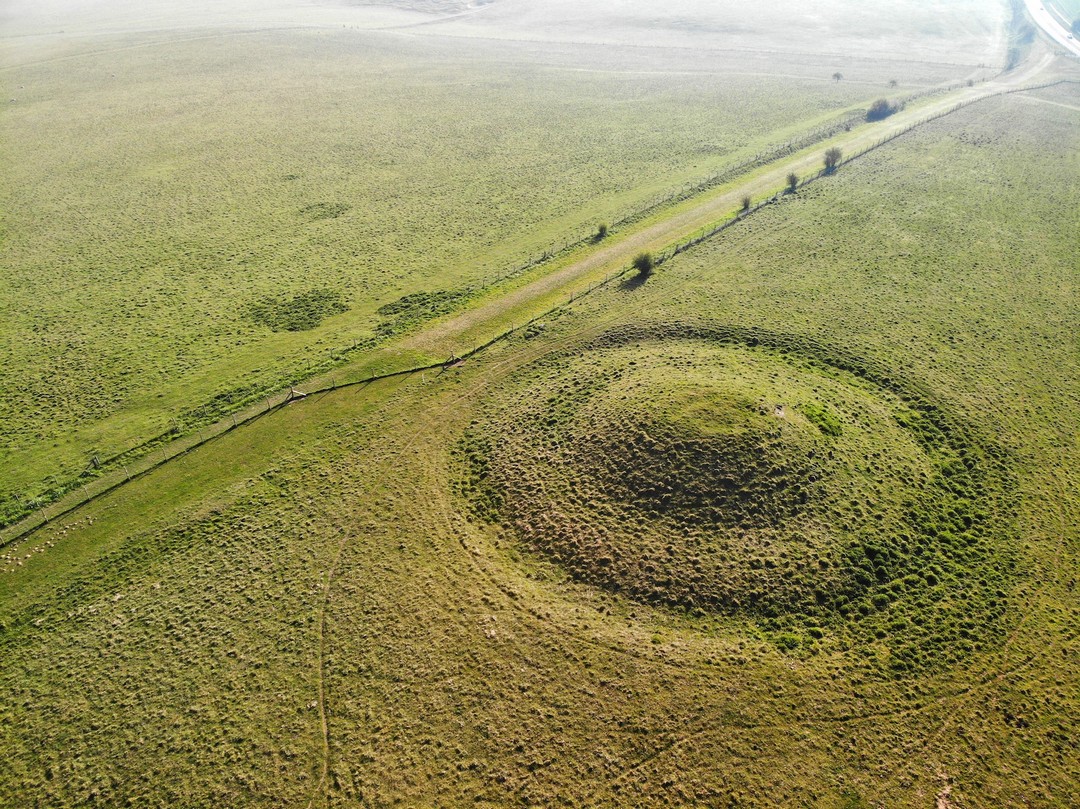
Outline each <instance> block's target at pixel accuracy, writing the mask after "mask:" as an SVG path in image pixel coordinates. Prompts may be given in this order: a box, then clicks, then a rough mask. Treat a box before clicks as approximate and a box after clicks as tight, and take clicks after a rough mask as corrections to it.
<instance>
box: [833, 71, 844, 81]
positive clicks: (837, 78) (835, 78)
mask: <svg viewBox="0 0 1080 809" xmlns="http://www.w3.org/2000/svg"><path fill="white" fill-rule="evenodd" d="M832 78H833V81H840V79H842V78H844V74H843V73H840V72H839V71H837V72H836V73H833V74H832Z"/></svg>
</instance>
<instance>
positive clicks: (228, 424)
mask: <svg viewBox="0 0 1080 809" xmlns="http://www.w3.org/2000/svg"><path fill="white" fill-rule="evenodd" d="M1077 83H1080V82H1078V81H1077V80H1075V79H1056V80H1053V81H1048V82H1042V83H1038V84H1031V85H1023V86H1021V87H1015V88H1005V89H1001V90H996V91H992V92H988V93H985V94H983V95H979V96H975V97H973V98H970V99H967V100H963V101H958V102H957V103H956V104H954V105H952V106H950V107H947V108H945V109H943V110H940V111H938V112H936V113H932V114H930V115H927V116H925V117H923V118H919V119H917V120H915V121H913V122H912V123H910V124H908V125H906V126H905V127H903V128H901V129H899V130H897V131H895V132H892V133H889V134H888V135H885V136H883V137H881V138H880V139H879V140H877V141H875V142H873V143H871V144H870V145H869V146H866V147H864V148H862V149H861V150H859V151H857V152H855V153H853V154H851V155H848V156H846V157H844V158H843V159H842V160H841V161H840V162H839V163H837V166H836V168H835V169H833V170H832V171H828V170H826V169H820V170H819V171H817V172H816V173H815V174H812V175H810V176H809V177H806V178H805V179H802V180H800V181H799V182H798V183H797V185H796V186H795V189H794V190H797V189H799V188H803V187H805V186H807V185H809V184H811V183H813V182H816V181H817V180H820V179H821V178H822V177H825V176H829V175H831V174H833V173H835V171H836V170H837V169H839V168H840V167H841V166H845V165H848V164H849V163H851V162H853V161H854V160H857V159H858V158H860V157H863V156H865V155H867V154H869V153H870V152H872V151H874V150H876V149H878V148H880V147H882V146H884V145H886V144H888V143H891V142H892V141H894V140H896V139H897V138H899V137H901V136H903V135H906V134H907V133H909V132H911V131H912V130H914V129H916V128H918V127H920V126H924V125H925V124H928V123H931V122H933V121H936V120H938V119H940V118H943V117H945V116H947V115H951V114H952V113H955V112H958V111H959V110H961V109H964V108H966V107H968V106H971V105H972V104H976V103H979V102H981V101H986V100H987V99H991V98H998V97H1001V96H1006V95H1011V94H1016V93H1023V92H1030V91H1032V90H1040V89H1044V88H1047V87H1054V86H1057V85H1061V84H1077ZM810 145H813V144H810ZM803 148H808V147H803ZM793 192H794V191H793V190H792V191H789V190H787V189H785V190H781V191H777V192H776V193H774V194H773V195H772V196H770V197H766V198H765V199H763V200H761V201H760V202H758V203H757V204H756V205H753V206H751V207H750V208H748V209H746V210H744V211H740V212H738V213H736V214H735V215H734V216H732V217H729V218H727V219H725V220H723V221H722V222H720V223H719V224H717V225H715V226H710V227H706V228H702V229H701V231H700V232H698V233H696V235H692V236H691V237H690V238H689V239H687V240H685V241H684V240H683V239H678V240H676V241H675V242H674V243H673V244H671V245H669V246H668V247H666V248H664V249H663V250H662V251H661V252H660V253H659V254H657V255H656V256H655V259H654V261H655V264H656V265H657V266H659V265H661V264H663V263H664V262H666V261H667V260H669V259H671V258H673V257H674V256H676V255H679V254H680V253H683V252H686V251H687V250H689V249H691V248H692V247H695V246H696V245H699V244H701V243H702V242H704V241H706V240H708V239H711V238H713V237H714V236H717V235H719V234H720V233H722V232H724V231H725V230H727V229H728V228H731V227H733V226H734V225H737V224H738V223H740V222H742V221H743V220H744V219H746V218H747V217H749V216H751V215H752V214H754V213H755V212H757V211H759V210H760V209H762V208H763V207H765V206H767V205H772V204H774V203H778V202H780V201H781V200H782V199H784V198H785V197H786V196H788V195H789V194H790V193H793ZM691 195H692V194H691ZM672 201H675V200H674V199H673V200H672ZM575 244H578V243H575ZM564 249H569V248H568V247H567V248H564ZM636 272H637V270H636V269H635V268H634V267H633V266H632V265H628V266H626V267H624V268H622V269H621V270H618V271H616V272H613V273H611V274H610V275H608V276H606V277H605V278H604V279H603V280H601V281H597V282H596V283H594V284H592V285H591V286H589V287H588V288H587V289H585V290H583V291H581V292H577V293H572V294H571V295H570V296H569V297H568V298H567V300H566V301H564V302H560V303H557V304H555V305H553V306H551V307H549V308H548V309H546V310H544V311H542V312H540V313H539V314H536V315H533V316H532V317H531V318H530V319H528V320H525V321H523V322H522V323H520V324H517V323H511V325H510V327H509V328H508V329H505V330H503V331H502V332H500V333H497V334H495V335H494V336H493V337H492V338H491V339H490V340H487V341H486V342H483V343H480V344H478V345H475V346H474V347H472V348H471V349H469V350H468V351H465V352H463V353H462V354H460V355H457V354H454V353H452V354H451V355H450V356H449V357H448V358H447V359H446V360H443V361H440V362H432V363H428V364H424V365H413V366H409V367H406V368H400V369H396V370H391V371H387V372H384V373H378V374H376V373H374V372H373V371H371V372H369V374H368V376H366V377H361V378H358V379H351V380H345V381H343V382H338V381H337V380H336V379H333V380H332V381H331V383H330V384H329V385H322V386H321V387H317V388H313V389H309V390H306V391H299V390H297V388H296V387H295V386H290V387H289V388H288V390H281V391H278V392H277V393H271V394H270V395H268V396H266V397H265V398H263V397H261V396H260V402H259V403H258V404H257V405H255V406H253V407H249V408H248V409H247V410H246V411H240V412H236V413H233V414H231V416H229V417H228V418H224V419H221V420H219V421H218V422H216V423H214V424H211V425H207V426H205V427H199V428H197V429H196V430H195V431H194V432H193V433H188V434H187V435H185V436H182V437H180V438H178V439H176V440H174V441H161V439H162V438H163V436H159V437H158V438H156V439H151V440H150V441H148V442H145V443H144V444H142V445H140V446H146V445H148V444H150V445H155V444H156V446H151V449H150V451H149V452H147V453H146V454H145V455H142V456H141V457H140V458H138V459H135V460H133V461H132V466H133V467H135V469H134V471H131V470H129V469H128V467H127V465H126V464H124V463H121V464H120V469H115V467H114V469H113V472H114V473H115V474H114V475H112V476H110V477H111V478H112V479H109V478H107V477H106V476H105V475H102V476H100V477H97V478H94V479H93V480H90V481H86V482H83V483H82V484H81V485H77V486H76V487H75V488H73V489H69V494H70V495H71V496H70V497H63V496H62V497H61V498H60V499H58V500H55V501H53V502H50V503H47V504H46V503H38V504H35V506H34V507H32V508H31V509H30V512H29V514H28V515H27V516H24V517H23V518H22V519H20V520H18V521H16V522H13V523H12V524H10V525H9V526H7V527H6V528H4V529H2V530H0V548H2V547H6V546H8V545H11V544H12V543H15V542H18V541H20V540H23V539H25V538H27V537H29V536H30V535H31V534H33V533H34V532H35V531H37V530H38V529H40V528H41V527H43V526H45V525H47V524H48V523H50V522H52V521H53V520H58V519H62V518H64V517H67V516H68V515H70V514H72V513H73V512H75V511H76V510H78V509H79V508H81V507H82V506H84V505H87V504H89V503H91V502H93V501H95V500H97V499H99V498H101V497H103V496H105V495H107V494H110V493H112V492H114V491H116V490H117V489H119V488H120V487H122V486H123V485H124V484H126V483H128V482H129V481H131V480H135V479H138V478H141V477H143V476H145V475H147V474H149V473H150V472H152V471H154V470H155V469H157V468H158V467H161V466H164V465H165V464H166V463H168V462H169V461H171V460H174V459H176V458H178V457H181V456H184V455H187V454H189V453H191V452H193V451H194V450H196V449H198V448H199V447H201V446H203V445H204V444H208V443H210V442H211V441H213V440H215V439H217V438H220V437H222V436H224V435H227V434H228V433H231V432H233V431H234V430H236V429H238V428H239V427H242V426H244V425H246V424H250V423H252V422H254V421H256V420H258V419H260V418H262V417H263V416H265V415H267V414H269V413H271V412H273V411H275V410H278V409H280V408H283V407H285V406H287V405H289V404H291V403H294V402H297V401H300V400H302V399H304V398H306V397H307V396H310V395H313V394H319V393H328V392H332V391H335V390H338V389H342V388H350V387H358V386H364V385H369V384H372V383H374V382H378V381H381V380H384V379H391V378H394V377H399V376H407V375H412V374H416V373H422V372H427V371H443V370H447V369H449V368H453V367H455V366H457V365H459V364H460V363H462V362H464V361H466V360H468V359H470V358H472V357H474V356H476V355H477V354H480V353H481V352H483V351H485V350H487V349H488V348H490V347H492V346H493V345H495V344H496V343H498V342H499V341H501V340H506V339H509V338H510V337H512V336H514V335H515V334H516V333H518V332H525V331H526V330H527V329H528V328H529V327H530V326H533V325H535V324H536V323H537V321H539V320H542V319H543V318H547V317H550V316H551V315H552V314H553V313H555V312H558V311H560V310H562V309H564V308H565V307H567V306H569V305H571V304H572V303H574V302H575V301H576V300H579V299H580V298H582V297H584V296H586V295H589V294H591V293H593V292H595V291H597V290H599V289H601V288H604V287H607V286H609V285H610V284H612V283H614V282H615V281H618V280H620V279H623V278H625V277H626V276H627V275H629V274H631V273H636ZM353 347H354V348H355V347H356V344H355V343H354V346H353ZM349 350H351V349H349V348H346V349H344V350H343V351H342V352H339V353H344V352H347V351H349ZM166 435H167V434H166ZM170 447H172V448H173V451H172V452H171V454H170V452H169V448H170ZM157 449H160V451H161V452H160V457H158V455H157ZM117 457H118V458H119V457H123V455H121V456H117ZM106 463H108V461H106ZM98 482H100V485H99V486H94V487H93V491H92V490H91V484H93V483H98ZM72 492H73V494H72ZM65 500H67V501H68V502H66V503H65ZM20 502H21V500H20ZM50 507H53V511H52V513H51V514H50V513H49V511H48V509H49V508H50Z"/></svg>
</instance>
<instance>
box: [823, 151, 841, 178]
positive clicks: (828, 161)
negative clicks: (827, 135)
mask: <svg viewBox="0 0 1080 809" xmlns="http://www.w3.org/2000/svg"><path fill="white" fill-rule="evenodd" d="M842 156H843V153H842V152H841V151H840V147H838V146H830V147H829V148H828V149H826V150H825V171H827V172H829V173H830V174H831V173H832V172H833V171H834V170H835V169H836V165H837V164H838V163H839V162H840V158H841V157H842Z"/></svg>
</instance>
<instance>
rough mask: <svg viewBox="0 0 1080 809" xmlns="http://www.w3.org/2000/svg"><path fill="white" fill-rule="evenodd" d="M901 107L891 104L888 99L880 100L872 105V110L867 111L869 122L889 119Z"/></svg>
mask: <svg viewBox="0 0 1080 809" xmlns="http://www.w3.org/2000/svg"><path fill="white" fill-rule="evenodd" d="M898 109H900V107H899V106H898V105H896V104H892V103H890V102H889V100H888V99H887V98H879V99H878V100H877V101H875V102H874V103H873V104H871V105H870V109H868V110H867V111H866V120H867V121H880V120H881V119H882V118H888V117H889V116H890V115H892V114H893V113H894V112H896V111H897V110H898Z"/></svg>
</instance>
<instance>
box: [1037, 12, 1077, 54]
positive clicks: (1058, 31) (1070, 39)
mask: <svg viewBox="0 0 1080 809" xmlns="http://www.w3.org/2000/svg"><path fill="white" fill-rule="evenodd" d="M1024 4H1025V5H1027V10H1028V14H1030V15H1031V18H1032V19H1033V20H1035V22H1036V23H1038V25H1039V27H1040V28H1042V29H1043V31H1045V32H1046V35H1047V36H1048V37H1050V38H1051V39H1052V40H1054V42H1056V43H1058V44H1059V45H1061V46H1062V47H1063V48H1065V49H1066V50H1068V51H1069V52H1070V53H1072V54H1073V55H1074V56H1080V41H1078V40H1077V39H1076V38H1075V37H1074V36H1073V35H1072V33H1071V32H1070V31H1069V30H1068V29H1067V28H1065V26H1063V25H1062V24H1061V23H1059V22H1058V21H1057V17H1055V16H1054V15H1053V14H1051V13H1050V12H1049V11H1047V10H1046V8H1045V7H1044V6H1043V4H1042V2H1040V0H1024Z"/></svg>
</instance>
